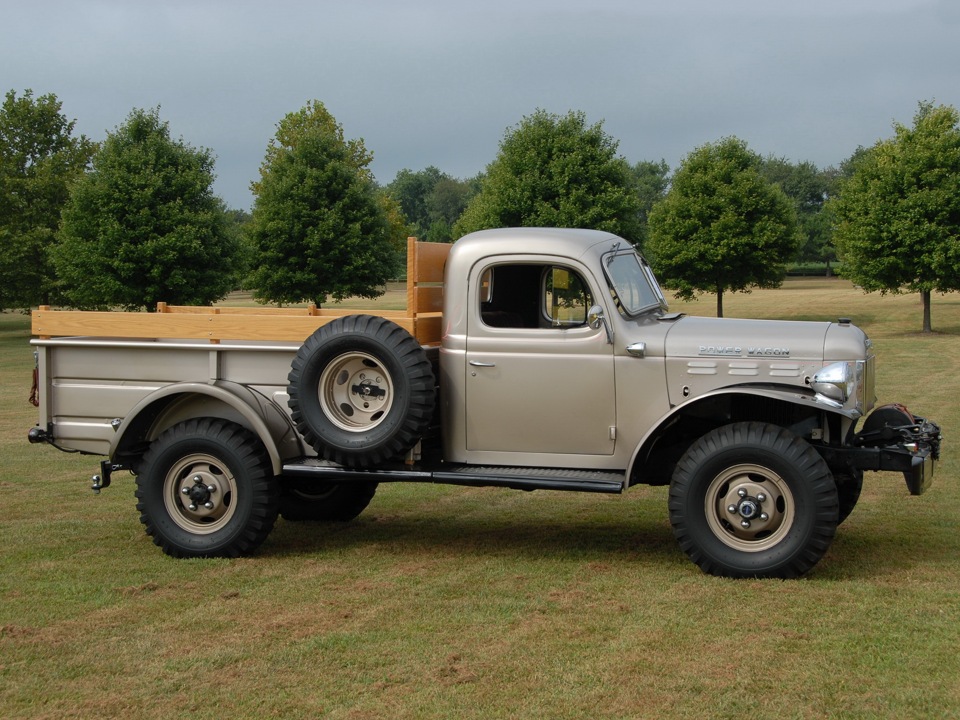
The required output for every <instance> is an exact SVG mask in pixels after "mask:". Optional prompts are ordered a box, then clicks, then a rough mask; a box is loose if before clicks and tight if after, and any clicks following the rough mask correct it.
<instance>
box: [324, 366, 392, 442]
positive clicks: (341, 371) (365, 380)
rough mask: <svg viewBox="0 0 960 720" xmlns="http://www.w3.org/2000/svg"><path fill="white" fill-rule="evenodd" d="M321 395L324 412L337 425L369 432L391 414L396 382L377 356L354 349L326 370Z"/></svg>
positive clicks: (351, 429)
mask: <svg viewBox="0 0 960 720" xmlns="http://www.w3.org/2000/svg"><path fill="white" fill-rule="evenodd" d="M318 394H319V399H320V406H321V408H322V409H323V412H324V414H326V416H327V417H328V418H329V420H330V421H331V422H333V423H334V424H335V425H337V427H339V428H341V429H342V430H347V431H349V432H365V431H367V430H370V429H372V428H374V427H376V426H377V425H379V424H380V423H381V422H382V421H383V420H384V419H385V418H386V417H387V413H388V412H389V410H390V407H391V405H392V404H393V382H392V379H391V377H390V374H389V373H388V372H387V370H386V369H385V368H384V367H383V366H382V365H381V364H380V362H379V361H378V360H377V359H376V358H375V357H373V356H372V355H368V354H366V353H362V352H350V353H345V354H343V355H341V356H339V357H338V358H336V359H335V360H333V361H332V362H331V363H330V364H329V365H328V366H327V367H326V369H324V371H323V373H322V374H321V376H320V385H319V388H318Z"/></svg>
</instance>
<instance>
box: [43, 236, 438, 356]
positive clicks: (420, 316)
mask: <svg viewBox="0 0 960 720" xmlns="http://www.w3.org/2000/svg"><path fill="white" fill-rule="evenodd" d="M449 252H450V245H447V244H443V243H426V242H418V241H417V240H416V239H415V238H409V239H408V241H407V309H406V310H405V311H404V310H388V311H377V312H368V311H357V310H347V309H342V308H336V309H330V308H318V307H317V306H316V305H314V304H310V305H307V306H306V307H287V308H268V307H250V308H236V307H216V306H212V307H195V306H174V305H167V304H166V303H162V302H161V303H158V304H157V311H156V312H154V313H141V312H94V311H82V310H52V309H51V308H50V307H49V306H41V307H40V308H39V309H38V310H37V311H35V312H34V313H33V319H32V328H33V334H34V335H36V336H37V337H38V338H39V339H41V340H46V339H49V338H53V337H85V338H101V339H107V338H138V339H150V340H162V339H180V340H204V341H207V342H208V343H212V344H216V343H220V342H223V341H228V340H256V341H289V342H296V343H302V342H303V341H304V340H305V339H306V338H307V337H309V336H310V335H311V334H312V333H313V332H314V331H315V330H316V329H317V328H318V327H320V326H321V325H324V324H326V323H328V322H331V321H332V320H334V319H336V318H338V317H343V316H344V315H356V314H360V313H366V314H374V315H380V316H382V317H386V318H389V319H390V320H391V321H393V322H395V323H396V324H397V325H399V326H400V327H402V328H404V329H405V330H407V332H409V333H410V334H411V335H413V336H414V337H415V338H416V339H417V341H418V342H419V343H420V344H421V345H424V346H431V345H439V343H440V334H441V317H442V306H443V267H444V263H445V262H446V259H447V255H448V254H449Z"/></svg>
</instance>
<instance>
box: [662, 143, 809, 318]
mask: <svg viewBox="0 0 960 720" xmlns="http://www.w3.org/2000/svg"><path fill="white" fill-rule="evenodd" d="M760 162H761V161H760V158H759V156H757V155H756V154H754V153H753V152H751V151H750V150H749V149H748V148H747V146H746V143H744V142H743V141H742V140H739V139H737V138H733V137H731V138H726V139H724V140H721V141H719V142H717V143H715V144H707V145H704V146H703V147H700V148H698V149H697V150H694V151H693V152H692V153H690V155H688V156H687V157H686V159H685V160H684V161H683V163H682V164H681V165H680V168H679V169H678V170H677V171H676V173H675V174H674V176H673V184H672V187H671V189H670V192H669V193H667V196H666V198H664V200H663V201H661V202H660V203H658V204H657V205H655V206H654V208H653V210H652V211H651V213H650V241H649V243H648V245H647V249H648V251H649V252H650V254H651V255H652V257H651V262H652V263H653V266H654V269H655V270H656V272H657V277H658V279H659V280H660V282H661V283H663V285H664V286H665V287H668V288H670V289H672V290H674V291H675V293H676V296H677V297H679V298H683V299H687V300H689V299H692V298H693V297H694V296H695V295H696V294H698V293H704V292H712V293H716V295H717V315H718V317H722V315H723V293H724V291H726V290H730V291H733V292H746V291H748V290H749V288H751V287H764V288H769V287H777V286H779V285H780V283H781V282H782V281H783V278H784V276H785V274H786V263H787V262H788V261H790V260H791V259H793V257H794V256H795V255H796V252H797V250H798V248H799V244H800V237H799V233H798V231H797V219H796V212H795V211H794V208H793V205H792V203H791V202H790V200H789V199H788V198H787V196H786V195H785V194H784V193H783V191H782V190H780V188H778V187H776V186H775V185H772V184H771V183H769V182H768V181H767V180H766V179H765V178H764V177H763V175H762V174H761V172H760Z"/></svg>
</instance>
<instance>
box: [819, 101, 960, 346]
mask: <svg viewBox="0 0 960 720" xmlns="http://www.w3.org/2000/svg"><path fill="white" fill-rule="evenodd" d="M958 122H960V115H958V113H957V110H956V109H955V108H952V107H949V106H944V105H939V106H936V107H935V106H934V105H933V104H932V103H929V102H922V103H920V106H919V109H918V111H917V113H916V115H915V116H914V121H913V127H906V126H905V125H901V124H899V123H894V137H892V138H890V139H888V140H881V141H879V142H877V144H876V145H874V146H873V147H872V148H871V149H870V150H869V152H866V153H861V154H860V155H859V157H857V158H856V159H855V160H854V162H852V172H851V174H850V175H849V177H848V178H847V179H845V180H841V181H840V188H839V193H838V194H837V196H836V197H835V198H833V199H831V201H830V206H831V210H832V212H833V218H834V220H835V222H836V228H835V229H834V240H835V242H836V245H837V251H838V253H839V255H840V259H841V260H843V262H844V266H843V269H842V274H843V275H845V276H847V277H849V278H850V279H851V280H852V281H853V282H854V283H856V284H857V285H859V286H860V287H862V288H863V289H864V290H865V291H867V292H874V291H877V290H879V291H880V293H881V294H883V293H887V292H891V293H900V292H904V291H907V292H918V293H920V296H921V298H922V302H923V332H931V331H932V324H931V317H930V315H931V309H930V299H931V298H930V296H931V293H932V292H934V291H936V292H941V293H945V292H951V291H955V290H960V126H958Z"/></svg>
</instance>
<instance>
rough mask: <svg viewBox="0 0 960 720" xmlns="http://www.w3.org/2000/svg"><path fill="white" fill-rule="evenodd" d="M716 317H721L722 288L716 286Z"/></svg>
mask: <svg viewBox="0 0 960 720" xmlns="http://www.w3.org/2000/svg"><path fill="white" fill-rule="evenodd" d="M717 317H718V318H719V317H723V288H719V287H718V288H717Z"/></svg>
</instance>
